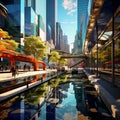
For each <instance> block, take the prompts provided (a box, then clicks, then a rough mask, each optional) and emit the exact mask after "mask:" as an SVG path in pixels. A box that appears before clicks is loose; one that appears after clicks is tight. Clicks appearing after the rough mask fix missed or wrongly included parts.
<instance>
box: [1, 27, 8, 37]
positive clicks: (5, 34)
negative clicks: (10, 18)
mask: <svg viewBox="0 0 120 120" xmlns="http://www.w3.org/2000/svg"><path fill="white" fill-rule="evenodd" d="M1 38H10V36H9V34H8V32H7V31H4V30H2V29H1V28H0V39H1Z"/></svg>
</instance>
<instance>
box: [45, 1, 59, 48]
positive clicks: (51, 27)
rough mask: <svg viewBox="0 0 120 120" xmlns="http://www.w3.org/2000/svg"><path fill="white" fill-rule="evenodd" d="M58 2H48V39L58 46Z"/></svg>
mask: <svg viewBox="0 0 120 120" xmlns="http://www.w3.org/2000/svg"><path fill="white" fill-rule="evenodd" d="M56 13H57V0H46V34H47V36H46V39H47V41H51V40H52V41H53V43H54V45H55V46H56Z"/></svg>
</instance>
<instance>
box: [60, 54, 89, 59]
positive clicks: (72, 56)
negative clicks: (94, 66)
mask: <svg viewBox="0 0 120 120" xmlns="http://www.w3.org/2000/svg"><path fill="white" fill-rule="evenodd" d="M86 57H87V56H86V55H85V54H65V55H64V54H63V55H61V58H86Z"/></svg>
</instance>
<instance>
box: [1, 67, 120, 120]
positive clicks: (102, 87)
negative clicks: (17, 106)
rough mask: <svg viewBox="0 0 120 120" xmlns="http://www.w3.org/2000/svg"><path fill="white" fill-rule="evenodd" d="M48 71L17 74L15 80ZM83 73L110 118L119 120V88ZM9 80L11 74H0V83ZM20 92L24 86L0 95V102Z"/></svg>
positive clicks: (88, 72) (91, 74)
mask: <svg viewBox="0 0 120 120" xmlns="http://www.w3.org/2000/svg"><path fill="white" fill-rule="evenodd" d="M50 71H51V70H49V69H48V70H41V71H29V72H19V75H17V76H16V78H19V77H25V76H32V75H36V74H43V73H49V72H50ZM52 71H56V70H52ZM84 72H85V73H86V75H87V76H88V79H89V80H90V82H91V84H93V85H94V86H95V88H96V90H97V92H98V93H99V95H100V96H101V98H102V100H103V101H104V103H105V104H106V106H107V107H108V109H109V110H110V111H111V113H112V116H113V117H114V118H116V120H120V93H119V92H120V87H116V86H113V84H112V83H111V82H109V81H108V80H105V79H102V78H100V77H97V76H96V74H95V73H91V72H90V71H89V70H86V69H84ZM11 79H13V77H12V74H11V73H0V82H2V81H6V80H11ZM36 84H39V83H36ZM31 86H33V84H31V85H30V87H31ZM22 90H26V86H23V87H20V88H18V89H15V90H11V91H9V92H6V93H3V94H0V100H3V99H5V98H6V96H8V95H12V94H14V93H15V92H19V91H22Z"/></svg>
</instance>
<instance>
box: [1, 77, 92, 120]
mask: <svg viewBox="0 0 120 120" xmlns="http://www.w3.org/2000/svg"><path fill="white" fill-rule="evenodd" d="M75 77H76V78H75ZM81 78H83V79H80V78H79V77H78V78H77V76H73V77H72V76H69V75H63V76H61V77H59V78H55V79H52V80H50V81H49V82H45V83H43V84H41V85H39V86H37V87H35V88H32V89H31V90H29V91H27V92H24V93H22V94H20V95H19V96H16V97H14V98H12V99H10V100H8V101H6V102H4V103H2V104H0V120H59V119H61V120H63V119H64V120H66V119H69V120H81V119H83V120H88V113H87V110H86V104H85V95H84V84H83V82H82V81H83V80H86V79H85V76H84V77H81ZM85 84H86V82H85ZM91 120H92V119H91Z"/></svg>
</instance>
